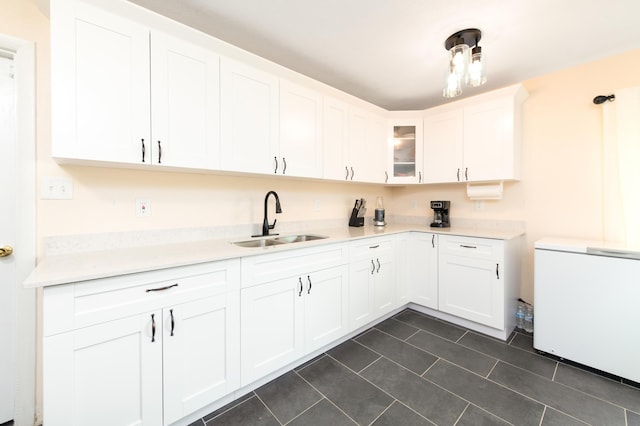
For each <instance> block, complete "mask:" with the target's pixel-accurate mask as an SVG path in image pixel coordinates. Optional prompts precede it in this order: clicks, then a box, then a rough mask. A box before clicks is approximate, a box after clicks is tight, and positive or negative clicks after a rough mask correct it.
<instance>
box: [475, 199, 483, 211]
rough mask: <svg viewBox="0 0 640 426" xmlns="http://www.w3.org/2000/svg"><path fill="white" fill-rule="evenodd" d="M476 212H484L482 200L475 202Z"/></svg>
mask: <svg viewBox="0 0 640 426" xmlns="http://www.w3.org/2000/svg"><path fill="white" fill-rule="evenodd" d="M476 210H484V200H476Z"/></svg>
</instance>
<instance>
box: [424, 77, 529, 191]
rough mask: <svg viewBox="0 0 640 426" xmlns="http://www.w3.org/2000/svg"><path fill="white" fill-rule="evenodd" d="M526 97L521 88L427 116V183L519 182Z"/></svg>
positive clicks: (486, 95) (464, 102)
mask: <svg viewBox="0 0 640 426" xmlns="http://www.w3.org/2000/svg"><path fill="white" fill-rule="evenodd" d="M526 97H527V93H526V90H525V89H524V88H523V87H522V86H520V85H516V86H511V87H507V88H504V89H500V90H496V91H493V92H490V93H487V94H484V95H479V96H476V97H473V98H470V99H465V100H462V101H459V102H456V103H452V104H449V105H445V106H442V107H436V108H432V109H430V110H427V111H425V115H424V131H425V133H424V173H425V181H426V182H427V183H441V182H479V181H495V180H518V179H520V151H521V145H522V141H521V121H522V103H523V102H524V100H525V99H526Z"/></svg>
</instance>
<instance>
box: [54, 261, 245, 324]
mask: <svg viewBox="0 0 640 426" xmlns="http://www.w3.org/2000/svg"><path fill="white" fill-rule="evenodd" d="M239 275H240V267H239V261H238V260H237V259H233V260H229V261H223V262H214V263H204V264H199V265H192V266H186V267H178V268H170V269H162V270H156V271H151V272H144V273H139V274H129V275H122V276H118V277H110V278H105V279H98V280H91V281H85V282H81V283H75V284H67V285H62V286H54V287H50V288H45V292H44V324H45V335H51V334H55V333H59V332H64V331H69V330H71V329H78V328H82V327H87V326H90V325H94V324H98V323H102V322H105V321H111V320H114V319H118V318H124V317H127V316H130V315H136V314H138V313H140V312H146V311H152V310H156V309H160V308H163V307H168V306H172V305H176V304H179V303H184V302H187V301H190V300H196V299H200V298H204V297H210V296H214V295H218V294H221V293H225V292H227V291H230V290H233V289H234V287H235V289H238V288H239V281H240V278H239Z"/></svg>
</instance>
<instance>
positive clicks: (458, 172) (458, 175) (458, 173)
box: [456, 167, 460, 182]
mask: <svg viewBox="0 0 640 426" xmlns="http://www.w3.org/2000/svg"><path fill="white" fill-rule="evenodd" d="M456 178H457V179H458V182H460V167H458V171H457V172H456Z"/></svg>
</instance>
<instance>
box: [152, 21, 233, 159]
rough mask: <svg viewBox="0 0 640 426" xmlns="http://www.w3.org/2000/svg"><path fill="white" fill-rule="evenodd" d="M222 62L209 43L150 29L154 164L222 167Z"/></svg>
mask: <svg viewBox="0 0 640 426" xmlns="http://www.w3.org/2000/svg"><path fill="white" fill-rule="evenodd" d="M219 62H220V59H219V57H218V55H216V54H215V53H213V52H211V51H210V50H208V49H205V48H202V47H200V46H197V45H195V44H191V43H188V42H186V41H183V40H181V39H178V38H176V37H173V36H170V35H168V34H164V33H161V32H155V31H154V32H153V33H152V36H151V69H152V71H153V72H152V73H151V113H152V128H151V135H152V137H153V140H152V143H151V144H150V150H149V151H151V152H149V159H150V161H151V163H152V164H163V165H168V166H180V167H191V168H201V169H215V168H217V167H218V165H219V156H220V152H219V150H220V137H219V133H220V123H219V122H220V118H219V116H220V107H219V104H220V95H219V91H220V90H219V87H220V76H219V73H220V71H219V69H220V65H219Z"/></svg>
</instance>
